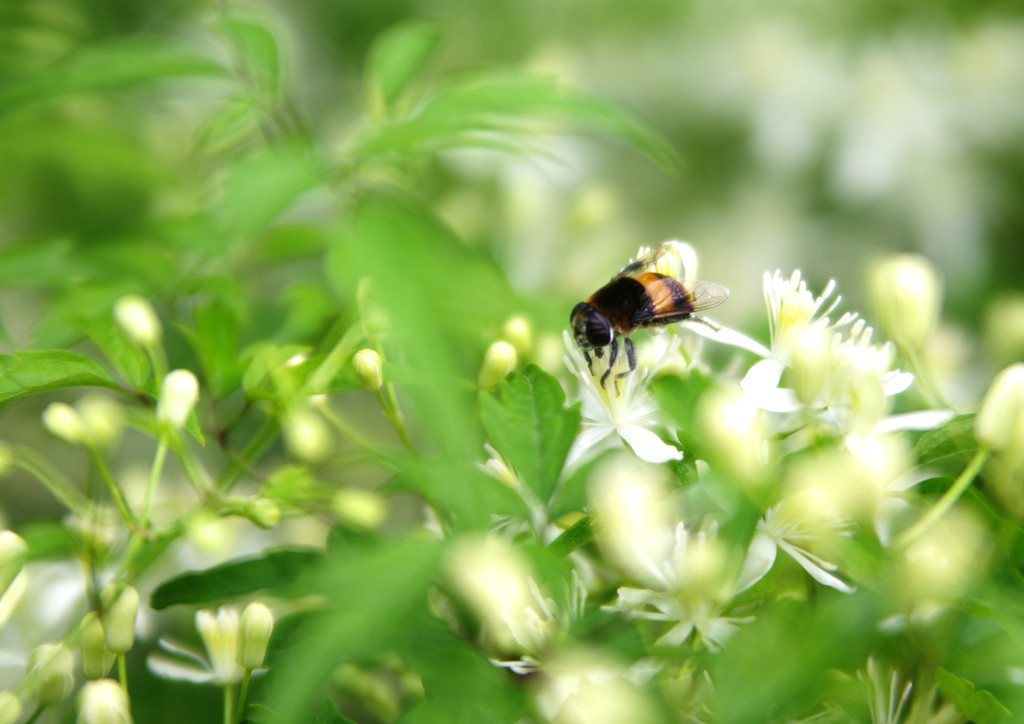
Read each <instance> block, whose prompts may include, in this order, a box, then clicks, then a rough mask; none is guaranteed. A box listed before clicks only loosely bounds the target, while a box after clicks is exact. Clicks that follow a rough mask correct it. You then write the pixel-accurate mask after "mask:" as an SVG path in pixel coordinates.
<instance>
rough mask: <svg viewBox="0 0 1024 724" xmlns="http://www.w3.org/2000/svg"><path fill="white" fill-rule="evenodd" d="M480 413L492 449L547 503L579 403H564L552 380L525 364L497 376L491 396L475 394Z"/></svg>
mask: <svg viewBox="0 0 1024 724" xmlns="http://www.w3.org/2000/svg"><path fill="white" fill-rule="evenodd" d="M480 412H481V417H482V419H483V423H484V427H485V428H486V429H487V434H488V435H489V436H490V439H491V442H492V443H493V444H494V447H495V449H496V450H497V451H498V452H499V453H501V456H502V457H503V458H504V459H505V461H506V462H507V463H508V464H509V465H511V466H512V467H513V468H514V469H515V471H516V472H517V473H518V474H519V476H520V477H521V478H522V480H523V482H524V483H525V484H526V485H527V487H529V488H530V490H532V491H533V492H534V493H535V494H536V495H537V497H538V498H539V499H540V500H541V501H543V502H545V503H546V502H547V501H549V500H550V499H551V496H552V494H553V493H554V491H555V486H556V484H557V483H558V479H559V477H560V475H561V473H562V468H563V467H564V466H565V459H566V457H567V456H568V454H569V448H570V447H571V446H572V441H573V440H574V439H575V438H576V432H577V430H579V426H580V411H579V407H578V406H573V407H566V406H565V392H564V391H563V390H562V386H561V385H560V384H559V383H558V380H556V379H555V378H554V377H552V376H551V375H549V374H547V373H546V372H544V371H543V370H541V369H540V368H539V367H537V366H535V365H530V366H529V367H528V368H527V369H526V371H525V372H523V374H521V375H514V376H512V377H509V378H508V379H506V380H503V381H502V382H501V383H500V384H499V385H498V390H497V395H496V396H494V395H490V394H488V393H481V395H480Z"/></svg>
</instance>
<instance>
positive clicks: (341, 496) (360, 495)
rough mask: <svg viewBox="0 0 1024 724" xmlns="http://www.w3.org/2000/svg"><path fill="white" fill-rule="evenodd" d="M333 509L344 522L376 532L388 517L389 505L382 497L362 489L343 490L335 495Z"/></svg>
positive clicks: (332, 502)
mask: <svg viewBox="0 0 1024 724" xmlns="http://www.w3.org/2000/svg"><path fill="white" fill-rule="evenodd" d="M331 508H332V509H333V510H334V513H335V515H337V516H338V518H339V519H341V520H342V521H344V522H346V523H349V524H351V525H353V526H355V527H357V528H363V529H365V530H375V529H377V528H379V527H380V526H381V525H382V524H383V523H384V521H385V520H386V519H387V516H388V509H387V504H386V503H385V502H384V500H383V498H381V496H380V495H378V494H377V493H375V492H373V491H372V490H363V489H362V488H342V489H341V490H339V491H337V492H336V493H335V494H334V500H332V501H331Z"/></svg>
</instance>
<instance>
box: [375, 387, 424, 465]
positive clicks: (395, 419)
mask: <svg viewBox="0 0 1024 724" xmlns="http://www.w3.org/2000/svg"><path fill="white" fill-rule="evenodd" d="M385 390H386V391H387V394H385ZM377 399H378V400H380V406H381V408H382V409H383V410H384V416H385V417H387V418H388V420H389V421H390V422H391V424H392V425H393V426H394V428H395V432H397V433H398V439H399V440H401V441H402V444H403V445H404V446H405V449H406V450H408V451H409V452H411V453H415V452H416V449H415V448H414V447H413V445H412V440H410V439H409V434H408V433H407V432H406V429H405V421H404V420H402V413H401V412H400V411H399V409H398V398H397V397H396V396H395V388H394V386H393V385H391V384H390V383H388V384H385V385H384V386H383V387H381V388H380V389H379V390H377Z"/></svg>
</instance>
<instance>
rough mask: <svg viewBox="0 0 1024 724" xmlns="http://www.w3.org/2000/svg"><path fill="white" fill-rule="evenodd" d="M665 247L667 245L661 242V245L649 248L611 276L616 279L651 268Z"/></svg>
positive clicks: (662, 253) (663, 252)
mask: <svg viewBox="0 0 1024 724" xmlns="http://www.w3.org/2000/svg"><path fill="white" fill-rule="evenodd" d="M667 248H668V247H666V246H665V245H664V244H662V245H661V246H658V247H656V248H654V249H651V250H650V251H648V252H647V253H646V254H642V255H640V256H639V257H637V259H636V261H631V262H630V263H629V264H626V266H624V267H622V268H621V269H619V273H618V274H616V275H615V276H614V277H612V278H613V279H618V278H619V277H626V276H635V275H636V274H640V273H642V272H647V271H651V270H653V269H654V265H655V264H657V263H658V259H660V258H661V257H662V256H663V255H664V254H665V250H666V249H667Z"/></svg>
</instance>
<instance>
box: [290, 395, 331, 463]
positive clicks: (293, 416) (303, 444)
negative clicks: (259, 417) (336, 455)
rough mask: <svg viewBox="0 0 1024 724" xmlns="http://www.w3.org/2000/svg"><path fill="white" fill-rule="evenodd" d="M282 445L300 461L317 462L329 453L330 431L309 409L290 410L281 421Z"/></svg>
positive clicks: (314, 412) (318, 416)
mask: <svg viewBox="0 0 1024 724" xmlns="http://www.w3.org/2000/svg"><path fill="white" fill-rule="evenodd" d="M281 431H282V432H283V433H284V444H285V447H287V448H288V450H289V451H291V453H292V454H293V455H294V456H295V457H297V458H299V459H300V460H306V461H308V462H319V461H320V460H323V459H324V458H325V457H327V455H328V454H329V453H330V452H331V447H332V442H331V431H330V430H329V429H328V428H327V425H326V424H325V423H324V421H323V418H321V417H320V415H318V414H317V413H316V411H315V410H313V409H312V408H310V407H297V408H295V409H293V410H290V411H289V412H288V414H286V415H285V417H284V420H282V425H281Z"/></svg>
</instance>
